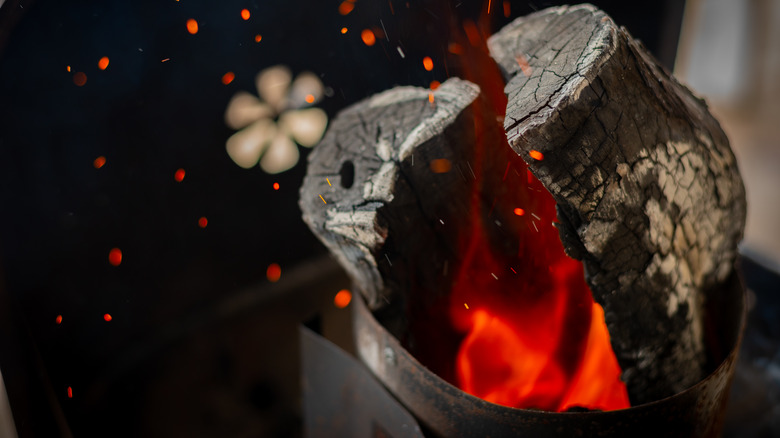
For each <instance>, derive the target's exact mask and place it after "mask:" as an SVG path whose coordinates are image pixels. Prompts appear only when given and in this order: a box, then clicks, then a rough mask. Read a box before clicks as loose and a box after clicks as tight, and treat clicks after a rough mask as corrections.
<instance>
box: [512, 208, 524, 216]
mask: <svg viewBox="0 0 780 438" xmlns="http://www.w3.org/2000/svg"><path fill="white" fill-rule="evenodd" d="M513 211H514V213H515V214H516V215H518V216H522V215H524V214H525V210H523V209H522V208H515V209H514V210H513Z"/></svg>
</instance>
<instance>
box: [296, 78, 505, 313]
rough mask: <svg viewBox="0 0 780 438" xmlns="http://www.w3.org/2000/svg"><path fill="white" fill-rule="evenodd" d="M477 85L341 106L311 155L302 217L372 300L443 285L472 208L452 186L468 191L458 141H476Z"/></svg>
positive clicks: (452, 84) (454, 83)
mask: <svg viewBox="0 0 780 438" xmlns="http://www.w3.org/2000/svg"><path fill="white" fill-rule="evenodd" d="M478 93H479V89H478V87H477V86H476V85H474V84H471V83H469V82H466V81H462V80H460V79H457V78H453V79H449V80H448V81H446V82H445V83H444V84H442V85H441V87H440V88H439V89H437V90H436V92H435V93H434V92H432V91H431V90H426V89H422V88H414V87H397V88H394V89H392V90H389V91H386V92H384V93H381V94H378V95H376V96H373V97H371V98H369V99H367V100H365V101H363V102H360V103H358V104H356V105H354V106H352V107H350V108H349V109H347V110H345V111H343V112H342V113H341V114H339V116H338V117H336V118H335V120H334V121H333V122H332V123H331V125H330V127H329V129H328V132H327V133H326V135H325V137H324V138H323V140H322V142H321V143H320V144H319V145H318V146H317V147H316V148H315V149H314V151H313V152H312V153H311V154H310V155H309V168H308V172H307V175H306V178H305V179H304V183H303V186H302V188H301V193H300V196H301V202H300V204H301V209H302V210H303V219H304V221H305V222H306V223H307V224H308V225H309V227H311V228H312V230H314V232H315V234H316V235H317V237H319V238H320V240H321V241H322V242H323V243H324V244H325V245H326V246H327V247H328V248H329V249H330V250H331V252H332V253H333V254H334V255H335V256H336V258H337V259H338V260H339V261H340V262H341V264H342V266H344V268H345V269H346V270H347V271H348V273H349V274H350V275H351V277H352V278H353V280H354V281H355V286H356V288H357V289H358V290H360V292H361V293H363V294H364V296H365V297H366V299H367V301H368V303H369V306H370V307H371V308H373V309H377V308H380V307H383V306H384V305H386V304H387V303H389V302H390V301H391V299H395V298H399V297H403V296H406V295H408V291H409V290H410V289H411V288H415V289H416V290H417V289H418V288H419V289H423V290H425V291H426V292H425V294H426V295H429V296H430V297H431V298H432V297H435V296H441V295H442V294H445V293H446V292H447V286H446V281H443V280H444V279H446V277H447V275H448V272H447V271H448V266H449V263H450V262H451V260H453V258H454V257H456V256H457V248H456V247H455V243H456V242H457V238H456V237H457V236H456V232H457V230H459V229H462V227H461V226H459V225H458V224H459V223H461V222H463V221H464V220H465V218H466V217H467V216H468V215H466V214H463V212H465V211H466V210H467V207H468V206H467V203H468V197H467V196H460V197H453V196H449V195H450V194H452V193H457V192H460V193H467V188H468V184H469V181H468V180H467V179H466V178H465V177H464V172H468V171H467V170H466V169H467V166H468V164H467V163H468V160H469V156H468V154H469V153H471V151H470V149H469V148H467V147H464V146H465V145H468V144H472V145H473V144H474V130H473V123H472V120H473V117H474V114H473V112H472V110H471V105H472V103H473V102H474V100H475V99H476V98H477V95H478ZM499 135H500V134H499ZM435 160H439V161H435ZM432 165H433V166H434V167H436V166H437V165H439V166H447V165H449V166H451V170H452V171H449V172H433V171H432V170H431V166H432ZM320 195H321V196H322V198H320Z"/></svg>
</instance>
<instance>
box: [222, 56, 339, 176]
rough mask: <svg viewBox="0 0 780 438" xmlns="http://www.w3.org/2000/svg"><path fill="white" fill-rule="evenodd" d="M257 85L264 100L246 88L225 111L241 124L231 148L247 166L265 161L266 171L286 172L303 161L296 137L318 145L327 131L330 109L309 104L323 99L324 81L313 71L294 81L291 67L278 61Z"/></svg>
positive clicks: (227, 120) (236, 158) (301, 142)
mask: <svg viewBox="0 0 780 438" xmlns="http://www.w3.org/2000/svg"><path fill="white" fill-rule="evenodd" d="M256 85H257V91H258V93H259V94H260V99H258V98H257V97H255V96H253V95H252V94H250V93H247V92H246V91H240V92H238V93H236V95H235V96H233V98H232V99H231V100H230V103H229V104H228V107H227V110H226V111H225V123H227V125H228V126H229V127H231V128H233V129H239V131H238V132H236V133H235V134H233V135H232V136H230V138H228V140H227V143H226V144H225V146H226V148H227V153H228V155H229V156H230V158H231V159H233V161H234V162H235V163H236V164H238V165H239V166H241V167H243V168H245V169H249V168H251V167H254V166H255V165H256V164H257V163H258V161H259V162H260V168H262V169H263V170H264V171H265V172H268V173H280V172H284V171H285V170H287V169H290V168H291V167H293V166H295V164H296V163H297V162H298V158H299V153H298V147H297V146H296V145H295V143H296V142H297V143H298V144H299V145H301V146H305V147H312V146H314V145H315V144H317V142H318V141H320V139H321V138H322V134H324V133H325V127H326V125H327V124H328V116H327V115H326V114H325V111H323V110H322V109H320V108H309V107H310V106H311V105H313V104H315V103H316V102H318V101H319V100H320V99H321V98H322V94H323V86H322V82H321V81H320V79H319V78H318V77H317V76H316V75H315V74H314V73H311V72H303V73H301V74H299V75H298V76H297V77H296V78H295V80H294V81H293V80H292V74H291V73H290V70H289V69H288V68H287V67H284V66H281V65H277V66H274V67H270V68H267V69H265V70H263V71H261V72H260V73H259V74H258V75H257V79H256Z"/></svg>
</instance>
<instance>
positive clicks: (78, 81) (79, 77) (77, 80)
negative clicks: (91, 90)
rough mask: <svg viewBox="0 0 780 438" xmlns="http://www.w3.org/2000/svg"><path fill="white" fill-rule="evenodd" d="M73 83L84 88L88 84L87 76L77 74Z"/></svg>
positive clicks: (82, 73)
mask: <svg viewBox="0 0 780 438" xmlns="http://www.w3.org/2000/svg"><path fill="white" fill-rule="evenodd" d="M73 83H74V84H76V85H78V86H79V87H83V86H84V85H85V84H86V83H87V75H86V74H85V73H84V72H81V71H80V72H77V73H76V74H74V75H73Z"/></svg>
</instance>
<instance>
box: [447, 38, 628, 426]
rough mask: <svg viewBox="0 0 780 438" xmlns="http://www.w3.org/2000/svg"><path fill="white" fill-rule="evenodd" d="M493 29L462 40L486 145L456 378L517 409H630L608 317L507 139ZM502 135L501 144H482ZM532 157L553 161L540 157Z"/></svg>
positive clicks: (478, 163)
mask: <svg viewBox="0 0 780 438" xmlns="http://www.w3.org/2000/svg"><path fill="white" fill-rule="evenodd" d="M485 30H486V27H485V26H483V28H482V29H479V28H478V27H477V25H476V24H475V23H473V22H467V23H466V24H465V25H464V31H465V38H463V41H460V42H459V43H455V45H456V46H457V47H458V48H460V49H462V50H463V51H464V53H463V55H462V56H464V57H465V58H467V59H469V62H464V63H463V64H467V65H464V67H463V68H464V76H465V78H466V79H468V80H470V81H472V82H476V83H477V84H479V86H480V88H481V89H482V92H483V95H484V96H485V97H486V98H487V102H488V104H487V105H483V106H482V107H480V105H475V106H476V107H479V108H476V109H475V111H476V112H477V114H476V117H475V129H476V138H477V139H478V144H477V148H476V155H475V157H474V161H473V162H472V163H470V166H473V168H474V172H475V173H476V175H477V183H476V184H475V186H474V190H473V192H472V193H471V208H470V211H471V213H470V214H471V221H470V228H469V229H466V230H464V233H462V241H461V242H460V248H461V250H462V253H463V258H462V259H461V262H460V263H459V266H458V267H457V271H456V275H455V278H454V281H453V284H452V288H451V292H450V295H449V317H450V320H451V323H452V325H453V328H454V330H455V331H456V332H457V333H460V334H461V335H462V336H463V337H462V341H461V342H460V344H459V345H458V346H457V348H456V357H455V369H454V372H453V374H454V376H453V379H454V380H455V383H456V384H457V385H458V386H459V387H460V388H461V389H463V390H464V391H466V392H468V393H470V394H473V395H475V396H478V397H481V398H483V399H485V400H487V401H490V402H494V403H498V404H502V405H506V406H511V407H518V408H534V409H543V410H548V411H557V412H562V411H566V410H568V409H570V408H573V407H584V408H588V409H599V410H613V409H622V408H627V407H629V406H630V403H629V400H628V393H627V390H626V387H625V384H624V383H623V382H622V381H621V380H620V374H621V369H620V367H619V365H618V363H617V359H616V358H615V354H614V352H613V351H612V347H611V345H610V342H609V333H608V331H607V326H606V323H605V322H604V313H603V310H602V309H601V306H599V305H598V304H597V303H595V302H594V301H593V298H592V295H591V292H590V290H589V288H588V286H587V284H586V282H585V279H584V273H583V267H582V264H581V263H579V262H578V261H576V260H574V259H571V258H569V257H568V256H567V255H566V254H565V252H564V249H563V245H562V243H561V241H560V238H559V235H558V231H557V229H556V228H555V227H554V225H553V223H554V222H556V221H557V215H556V210H555V201H554V200H553V198H552V195H550V193H549V192H548V191H547V190H546V189H545V188H544V186H543V185H542V184H541V183H540V182H539V181H538V180H537V179H536V178H534V177H533V175H532V174H531V173H530V172H529V171H528V168H527V165H526V164H525V162H523V161H522V160H521V159H520V158H519V157H518V156H517V154H516V153H515V152H514V151H512V150H511V148H510V147H509V145H508V144H507V143H506V140H505V138H504V136H503V129H502V128H501V126H500V125H501V122H500V120H501V119H503V115H504V111H505V108H506V97H505V96H504V93H503V80H502V78H501V76H500V73H499V72H498V70H497V68H495V64H494V63H493V62H492V60H491V59H490V58H489V55H488V52H487V48H486V47H485V37H484V35H486V32H485ZM451 46H452V45H451ZM450 51H451V52H453V51H452V50H450ZM453 53H455V52H453ZM472 66H479V68H476V67H472ZM480 108H481V109H480ZM480 111H487V113H480ZM490 112H492V113H493V114H490ZM497 115H498V117H496V116H497ZM497 118H498V119H499V122H497V125H496V126H486V125H490V124H491V122H490V121H492V120H496V119H497ZM486 121H488V122H486ZM495 130H500V132H501V134H502V135H499V136H498V137H497V138H499V140H497V141H501V142H502V144H484V141H480V139H485V138H492V137H490V136H489V135H486V134H485V133H487V132H496V131H495ZM497 150H503V151H504V152H503V153H502V152H497ZM531 157H532V159H534V160H537V161H539V160H542V159H543V158H544V157H543V156H542V154H541V153H539V152H537V151H533V152H532V154H531ZM502 175H503V177H502ZM499 178H500V179H499ZM507 236H510V237H509V238H507ZM508 240H511V242H510V241H508Z"/></svg>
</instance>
